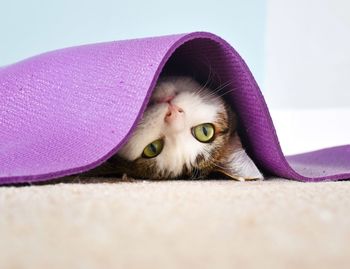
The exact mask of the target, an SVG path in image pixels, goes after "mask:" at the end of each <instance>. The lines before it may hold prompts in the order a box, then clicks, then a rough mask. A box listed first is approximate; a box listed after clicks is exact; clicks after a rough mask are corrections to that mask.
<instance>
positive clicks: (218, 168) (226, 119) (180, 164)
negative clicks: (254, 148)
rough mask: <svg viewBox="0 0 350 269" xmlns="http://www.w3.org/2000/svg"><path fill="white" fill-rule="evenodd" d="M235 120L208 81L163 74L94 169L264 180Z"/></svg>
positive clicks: (146, 176) (143, 175)
mask: <svg viewBox="0 0 350 269" xmlns="http://www.w3.org/2000/svg"><path fill="white" fill-rule="evenodd" d="M237 120H238V119H237V115H236V114H235V113H234V112H233V111H232V109H231V108H230V107H229V106H228V105H227V104H226V103H225V101H224V99H223V98H222V97H221V96H220V95H219V94H218V93H215V92H214V91H212V90H210V89H209V88H208V87H207V86H206V85H204V86H201V85H200V84H199V83H198V82H197V81H196V80H194V79H193V78H191V77H186V76H166V77H161V78H160V79H159V80H158V82H157V85H156V87H155V89H154V91H153V94H152V96H151V99H150V102H149V105H148V107H147V108H146V111H145V113H144V115H143V117H142V118H141V120H140V121H139V122H138V124H137V127H136V128H135V130H134V132H133V133H132V135H131V137H130V138H129V140H128V141H127V142H126V144H124V145H123V146H122V148H121V149H120V150H119V151H118V153H117V154H116V155H114V156H113V157H112V158H110V159H109V160H108V161H107V162H106V163H105V164H104V165H102V166H101V167H99V168H97V169H96V170H95V171H96V172H97V174H98V175H106V174H114V173H116V174H126V175H127V176H130V177H133V178H143V179H157V180H160V179H177V178H205V177H207V176H208V175H209V174H211V173H213V172H219V173H223V174H225V175H227V176H228V177H230V178H233V179H236V180H240V181H244V180H248V179H263V175H262V174H261V172H260V171H259V169H258V168H257V167H256V165H255V164H254V162H253V161H252V160H251V159H250V157H249V156H248V155H247V153H246V152H245V150H244V148H243V146H242V143H241V140H240V138H239V136H238V133H237ZM95 174H96V173H95Z"/></svg>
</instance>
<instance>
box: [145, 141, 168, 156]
mask: <svg viewBox="0 0 350 269" xmlns="http://www.w3.org/2000/svg"><path fill="white" fill-rule="evenodd" d="M163 145H164V142H163V139H158V140H155V141H153V142H152V143H150V144H148V145H147V146H146V147H145V148H144V149H143V152H142V157H144V158H154V157H156V156H158V155H159V154H160V153H161V152H162V149H163Z"/></svg>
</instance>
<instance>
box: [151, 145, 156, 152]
mask: <svg viewBox="0 0 350 269" xmlns="http://www.w3.org/2000/svg"><path fill="white" fill-rule="evenodd" d="M150 147H151V150H152V152H153V153H157V147H156V146H155V145H154V143H152V144H151V145H150Z"/></svg>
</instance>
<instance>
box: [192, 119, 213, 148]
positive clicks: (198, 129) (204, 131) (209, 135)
mask: <svg viewBox="0 0 350 269" xmlns="http://www.w3.org/2000/svg"><path fill="white" fill-rule="evenodd" d="M192 134H193V136H194V137H195V138H196V139H197V140H198V141H199V142H203V143H206V142H210V141H212V139H213V137H214V134H215V128H214V125H213V124H211V123H203V124H200V125H197V126H195V127H193V128H192Z"/></svg>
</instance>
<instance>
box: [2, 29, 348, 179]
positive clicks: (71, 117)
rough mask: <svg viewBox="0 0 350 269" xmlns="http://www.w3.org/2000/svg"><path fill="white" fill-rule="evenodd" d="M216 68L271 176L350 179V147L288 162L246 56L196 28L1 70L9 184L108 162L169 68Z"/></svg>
mask: <svg viewBox="0 0 350 269" xmlns="http://www.w3.org/2000/svg"><path fill="white" fill-rule="evenodd" d="M208 66H210V69H211V70H213V71H214V73H215V74H216V76H217V77H218V78H219V80H220V81H222V82H227V81H229V82H230V83H231V84H230V85H231V87H233V88H234V89H235V90H234V91H232V92H231V93H230V94H229V96H228V98H229V101H230V103H231V104H232V106H233V107H234V108H235V109H236V111H237V113H238V115H239V117H240V121H241V124H242V132H243V134H242V135H243V137H244V144H245V146H246V148H247V150H248V152H249V154H250V155H251V157H252V158H253V159H254V161H255V162H256V164H257V165H258V166H259V167H260V169H262V170H263V172H264V173H266V174H272V175H276V176H280V177H285V178H289V179H295V180H301V181H323V180H339V179H349V178H350V145H345V146H339V147H335V148H328V149H324V150H320V151H316V152H312V153H306V154H301V155H296V156H290V157H287V158H286V157H285V156H284V155H283V153H282V151H281V148H280V145H279V142H278V138H277V135H276V131H275V129H274V126H273V123H272V120H271V117H270V115H269V112H268V108H267V106H266V103H265V101H264V98H263V96H262V94H261V92H260V90H259V87H258V85H257V84H256V82H255V80H254V78H253V76H252V74H251V72H250V71H249V68H248V67H247V65H246V64H245V63H244V61H243V60H242V58H241V57H240V56H239V55H238V53H237V52H236V51H235V50H234V49H233V48H232V47H231V46H230V45H229V44H228V43H227V42H225V41H224V40H222V39H221V38H220V37H218V36H216V35H213V34H210V33H204V32H195V33H190V34H181V35H171V36H163V37H153V38H144V39H134V40H125V41H115V42H108V43H99V44H92V45H85V46H78V47H72V48H66V49H62V50H57V51H53V52H49V53H45V54H42V55H39V56H36V57H32V58H30V59H26V60H24V61H21V62H18V63H15V64H13V65H9V66H6V67H2V68H0V143H1V144H0V184H8V183H17V182H34V181H42V180H48V179H52V178H58V177H62V176H66V175H71V174H76V173H80V172H84V171H87V170H90V169H92V168H94V167H96V166H98V165H100V164H102V163H103V162H104V161H106V160H107V159H108V158H109V157H111V156H112V155H113V154H115V153H116V152H117V150H118V149H119V148H120V146H121V145H122V144H123V142H124V141H125V140H126V139H127V138H128V136H129V135H130V133H131V132H132V130H133V127H134V126H135V123H136V122H137V120H138V118H139V117H140V116H141V115H142V113H143V111H144V109H145V107H146V105H147V103H148V99H149V96H150V94H151V92H152V89H153V87H154V86H155V83H156V81H157V79H158V77H159V75H160V73H161V72H162V71H164V72H176V71H177V72H180V73H188V74H193V73H195V74H196V76H197V77H207V75H208ZM300 98H302V96H301V97H300ZM296 131H297V130H296ZM315 135H317V134H315Z"/></svg>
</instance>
